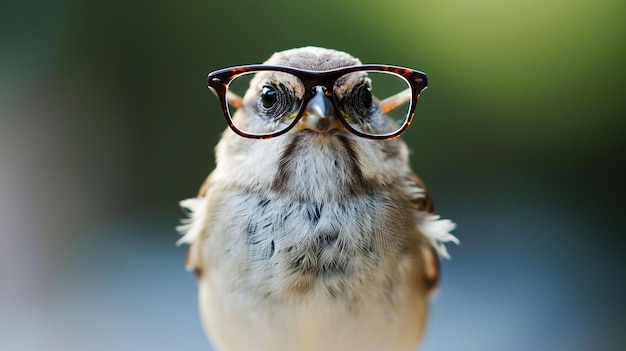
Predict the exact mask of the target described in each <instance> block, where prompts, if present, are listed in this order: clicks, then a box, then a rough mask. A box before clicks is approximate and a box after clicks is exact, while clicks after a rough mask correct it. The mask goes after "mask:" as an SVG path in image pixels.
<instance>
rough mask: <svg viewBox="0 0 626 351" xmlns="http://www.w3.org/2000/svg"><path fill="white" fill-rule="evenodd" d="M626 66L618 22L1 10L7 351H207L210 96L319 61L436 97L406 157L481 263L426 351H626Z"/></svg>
mask: <svg viewBox="0 0 626 351" xmlns="http://www.w3.org/2000/svg"><path fill="white" fill-rule="evenodd" d="M625 43H626V3H625V2H624V1H617V0H615V1H612V0H600V1H595V2H591V1H583V0H569V1H565V0H545V1H537V0H526V1H520V0H514V1H496V0H475V1H409V0H387V1H384V2H382V1H381V2H375V1H359V2H356V1H354V2H348V1H345V2H338V1H330V0H322V1H316V2H295V1H269V0H266V1H228V2H227V1H222V2H217V1H214V2H211V1H188V2H180V1H178V2H174V1H161V2H153V1H140V0H126V1H118V0H111V1H86V2H83V1H59V0H48V1H16V0H14V1H11V0H3V1H1V2H0V238H1V240H2V244H1V245H0V349H2V350H44V349H45V350H171V349H186V350H208V349H209V344H208V342H207V341H206V339H205V337H204V335H203V333H202V330H201V327H200V322H199V318H198V316H197V310H196V285H195V283H194V279H193V278H192V277H190V276H189V275H188V274H187V273H186V272H184V269H183V263H184V257H185V254H186V250H185V248H181V247H175V246H174V242H175V241H176V240H177V238H178V236H177V234H176V232H175V231H174V227H175V226H176V225H177V222H178V219H179V218H180V217H181V216H182V212H181V211H180V210H179V209H178V205H177V202H178V201H179V200H181V199H184V198H187V197H190V196H193V195H194V194H195V192H196V190H197V188H198V187H199V185H200V183H201V182H202V181H203V179H204V177H205V176H206V175H207V174H208V173H209V172H210V171H211V169H212V168H213V162H214V158H213V148H214V146H215V144H216V142H217V140H218V137H219V134H220V133H221V131H222V130H223V129H224V128H225V123H224V121H223V118H222V116H221V114H220V111H219V109H218V104H217V100H216V99H215V97H214V96H212V95H211V94H210V93H209V91H208V89H207V88H206V75H207V73H208V72H210V71H212V70H215V69H218V68H223V67H227V66H232V65H239V64H249V63H260V62H263V61H264V60H265V59H266V58H268V57H269V56H270V55H271V54H272V53H273V52H275V51H279V50H283V49H288V48H293V47H299V46H305V45H318V46H324V47H329V48H334V49H339V50H343V51H346V52H349V53H351V54H353V55H354V56H356V57H359V58H360V59H361V60H362V61H363V62H365V63H386V64H394V65H401V66H407V67H411V68H415V69H419V70H422V71H424V72H426V73H427V74H428V75H429V81H430V87H429V89H428V90H427V91H426V92H424V94H423V95H422V98H421V100H420V103H419V104H418V108H417V113H416V119H415V120H414V123H413V125H412V126H411V128H410V129H409V131H408V132H407V133H406V134H405V136H404V139H405V140H406V141H407V142H408V144H409V146H410V148H411V149H412V156H411V161H412V165H413V168H414V170H415V171H416V172H417V173H418V174H420V175H421V177H422V178H423V179H424V180H425V181H426V183H427V184H428V185H429V187H430V190H431V192H432V193H433V195H434V198H435V200H436V203H437V207H438V210H439V212H440V213H441V214H442V215H443V216H444V217H446V218H451V219H453V220H455V221H456V222H457V224H458V229H457V230H456V231H455V234H456V235H457V236H458V237H459V238H460V239H461V242H462V244H461V246H459V247H451V248H450V252H451V254H452V257H453V259H452V261H447V262H444V263H443V286H442V289H441V293H440V295H439V297H438V299H437V300H436V301H435V302H434V304H433V310H432V319H431V324H430V327H429V330H428V331H427V334H426V340H425V342H424V345H423V350H568V351H569V350H623V349H624V347H625V346H626V317H625V312H626V302H625V301H624V296H626V295H625V293H626V284H625V276H626V275H625V269H624V268H625V266H626V265H625V263H626V260H625V259H624V249H625V248H626V247H625V246H626V245H624V244H625V239H624V234H625V233H624V229H623V226H622V223H621V222H622V221H623V220H624V217H623V214H624V213H625V210H626V206H625V205H624V203H625V195H626V194H625V191H624V185H623V184H624V179H626V171H625V164H626V122H625V117H626V111H625V107H624V106H626V104H625V102H624V97H623V95H624V82H625V81H626V69H625V68H624V66H625V63H626V50H625V49H626V48H625V46H626V44H625ZM277 332H279V331H277Z"/></svg>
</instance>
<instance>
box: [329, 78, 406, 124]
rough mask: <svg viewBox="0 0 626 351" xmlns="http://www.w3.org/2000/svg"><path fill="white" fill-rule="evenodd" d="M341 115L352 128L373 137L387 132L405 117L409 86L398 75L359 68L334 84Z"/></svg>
mask: <svg viewBox="0 0 626 351" xmlns="http://www.w3.org/2000/svg"><path fill="white" fill-rule="evenodd" d="M335 95H336V96H337V99H338V101H339V108H340V109H341V114H342V116H343V117H344V119H345V120H346V121H347V122H348V124H349V125H350V126H351V127H352V128H353V129H355V130H357V131H359V132H361V133H364V134H367V135H373V136H384V135H390V134H393V133H395V132H397V131H398V130H400V129H401V128H402V126H404V124H405V123H406V122H407V120H408V118H409V110H410V107H411V99H412V94H411V87H410V85H409V83H408V82H407V81H406V80H405V79H404V78H403V77H402V76H400V75H397V74H394V73H390V72H380V71H362V72H354V73H349V74H346V75H344V76H342V77H341V78H340V79H338V80H337V82H336V84H335Z"/></svg>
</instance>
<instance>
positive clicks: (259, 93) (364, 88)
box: [217, 47, 410, 195]
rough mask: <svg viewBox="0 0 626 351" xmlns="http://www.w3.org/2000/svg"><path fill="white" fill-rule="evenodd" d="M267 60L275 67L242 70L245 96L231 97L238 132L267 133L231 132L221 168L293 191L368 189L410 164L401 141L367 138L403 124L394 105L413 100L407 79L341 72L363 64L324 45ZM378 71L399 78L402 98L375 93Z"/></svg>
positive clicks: (223, 148) (224, 142)
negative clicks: (383, 97)
mask: <svg viewBox="0 0 626 351" xmlns="http://www.w3.org/2000/svg"><path fill="white" fill-rule="evenodd" d="M263 65H264V66H266V67H268V69H266V70H265V69H261V68H258V67H257V69H256V70H255V71H253V72H252V73H251V74H247V75H242V76H244V77H246V78H248V79H247V80H244V81H245V85H244V87H245V89H246V91H245V93H244V92H242V93H241V94H242V95H243V96H242V97H239V96H238V95H236V94H231V95H230V96H228V98H229V99H230V100H229V103H230V105H232V106H235V107H236V108H233V112H234V113H231V116H232V117H231V120H232V124H233V125H234V126H235V127H236V128H235V129H237V130H240V131H243V132H244V134H245V133H249V134H251V135H266V136H268V137H267V138H265V137H264V138H258V139H254V138H252V139H251V138H246V137H242V135H241V134H239V135H237V134H236V133H233V132H232V131H230V130H227V131H226V132H225V134H224V135H223V138H222V141H221V142H220V145H219V146H218V167H217V170H220V169H221V168H222V167H228V168H229V169H231V170H237V172H236V173H237V174H238V175H239V177H243V178H248V177H256V178H257V182H256V183H257V184H259V185H260V186H261V187H264V188H267V187H269V188H271V189H272V190H275V191H281V190H284V191H285V192H286V193H291V194H294V193H295V194H299V193H301V192H298V191H293V190H295V188H297V187H303V188H328V189H330V188H333V187H334V188H335V189H337V188H341V187H342V186H343V187H344V188H346V189H347V190H346V191H347V192H348V193H350V192H351V193H354V192H361V191H365V190H366V188H368V187H370V186H372V185H373V184H378V183H380V182H384V181H386V180H388V177H389V175H390V174H393V173H394V172H390V170H394V169H395V170H398V169H401V168H402V167H405V166H403V165H405V164H406V163H407V152H406V147H405V146H404V144H403V143H402V142H399V141H398V140H384V141H383V140H373V139H376V138H368V137H367V136H370V135H374V136H376V135H386V134H390V133H392V132H394V131H396V130H398V129H399V125H398V123H397V122H396V121H395V120H394V119H393V118H390V117H389V116H388V114H387V109H388V107H389V106H390V104H397V101H398V100H399V99H404V100H406V101H403V103H404V104H405V105H406V106H408V105H409V103H408V102H407V101H409V102H410V97H409V98H406V97H407V96H409V91H410V89H407V85H406V83H404V82H403V80H402V78H401V77H399V76H398V75H394V74H387V73H378V72H368V71H362V70H354V71H350V70H348V71H346V72H343V71H341V72H338V71H337V70H338V69H342V68H346V67H354V66H360V65H361V62H360V61H359V60H358V59H356V58H354V57H352V56H351V55H349V54H347V53H344V52H340V51H336V50H329V49H324V48H319V47H304V48H298V49H291V50H286V51H282V52H278V53H275V54H274V55H272V56H271V57H270V58H269V59H268V60H267V61H266V62H265V63H264V64H263ZM269 67H287V68H293V69H295V71H292V70H289V69H287V70H277V69H275V68H271V69H270V68H269ZM302 71H306V72H302ZM328 72H335V73H328ZM372 73H373V74H374V75H376V76H381V77H383V78H384V79H387V78H386V77H389V78H390V80H392V81H394V80H395V81H396V83H397V82H399V83H400V88H398V89H397V91H396V93H397V94H396V97H395V100H391V101H390V100H381V99H379V98H377V97H376V96H374V95H373V94H372V91H373V89H372V77H371V75H372ZM237 79H239V78H237ZM376 79H378V80H381V79H380V77H379V78H376ZM384 79H382V80H384ZM231 85H233V86H234V84H231ZM392 95H393V94H392ZM398 96H399V97H400V98H398ZM393 98H394V97H393V96H392V99H393ZM235 110H236V111H235ZM404 117H405V116H403V118H404ZM407 126H408V125H407ZM359 134H361V135H359ZM364 136H365V137H364ZM379 139H382V138H379ZM250 160H255V161H254V162H255V164H251V163H250ZM258 160H264V162H261V163H259V162H258ZM246 183H247V184H250V182H247V181H246ZM309 195H310V194H309Z"/></svg>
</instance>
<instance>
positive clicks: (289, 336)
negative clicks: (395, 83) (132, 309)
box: [178, 46, 459, 351]
mask: <svg viewBox="0 0 626 351" xmlns="http://www.w3.org/2000/svg"><path fill="white" fill-rule="evenodd" d="M362 65H363V64H362V63H361V61H360V60H359V59H357V58H355V57H353V56H352V55H350V54H348V53H345V52H343V51H338V50H333V49H326V48H321V47H315V46H305V47H300V48H295V49H289V50H284V51H280V52H276V53H274V54H273V55H272V56H271V57H270V58H269V59H268V60H267V61H265V62H264V63H263V65H262V66H260V68H259V67H256V68H255V69H256V70H259V69H262V67H264V66H267V67H287V68H286V69H285V71H284V72H282V73H285V72H287V73H286V74H282V75H281V74H275V76H274V77H273V79H274V80H276V82H275V83H276V84H277V85H276V86H280V87H283V88H285V87H291V88H290V89H292V90H289V89H287V90H289V91H291V92H290V93H289V94H291V95H289V96H282V97H281V95H279V94H287V93H286V92H285V89H282V90H281V89H277V88H276V89H275V88H272V87H271V86H270V87H268V86H267V85H263V84H260V83H259V82H258V80H259V79H260V78H256V77H255V78H254V79H253V80H252V83H251V84H250V86H249V87H248V91H247V92H246V93H245V95H244V96H243V97H240V96H233V95H229V94H224V101H225V104H229V105H232V106H234V107H226V109H232V111H234V112H225V113H227V114H229V113H232V126H229V127H227V128H226V129H225V130H224V132H223V133H222V135H221V139H220V141H219V142H218V144H217V146H216V148H215V153H216V158H215V168H214V170H213V171H212V172H211V173H210V174H209V176H208V177H207V178H206V180H205V181H204V183H203V184H202V186H201V188H200V191H199V193H198V195H197V196H195V197H191V198H188V199H186V200H183V201H181V203H180V205H181V207H182V208H183V209H184V210H185V212H186V213H187V218H185V219H183V224H182V225H181V226H180V227H179V228H178V229H179V231H180V232H181V234H182V235H183V236H182V237H181V239H180V240H179V244H188V245H189V247H188V253H187V261H186V267H187V269H188V270H190V271H193V272H194V273H195V275H196V277H197V282H198V304H199V310H200V316H201V320H202V324H203V327H204V330H205V331H206V333H207V335H208V337H209V339H210V341H211V344H212V345H213V347H214V348H215V349H216V350H219V351H243V350H246V351H249V350H259V351H270V350H271V351H283V350H310V351H317V350H372V351H374V350H376V351H380V350H394V351H396V350H400V351H402V350H415V349H416V348H417V347H418V346H419V344H420V342H421V339H422V337H423V334H424V330H425V328H426V324H427V319H428V309H429V304H430V300H431V298H432V296H433V294H434V293H435V292H436V291H437V290H438V286H439V280H440V279H439V277H440V264H439V260H440V258H442V257H443V258H448V257H449V255H448V252H447V250H446V247H445V244H446V243H449V242H453V243H457V244H458V243H459V241H458V239H457V238H456V237H455V236H454V235H453V234H451V233H450V232H451V231H452V230H453V229H455V224H454V223H453V222H452V221H450V220H448V219H442V218H441V217H440V216H439V215H437V214H436V212H435V209H434V205H433V202H432V198H431V196H430V194H429V192H428V191H427V189H426V187H425V185H424V183H423V182H422V180H421V179H420V178H419V177H418V176H417V175H416V174H415V173H414V172H413V171H412V170H411V167H410V165H409V150H408V147H407V145H406V143H405V142H404V141H402V139H401V138H396V137H395V136H393V137H390V138H386V139H385V138H379V139H384V140H378V139H372V138H366V137H363V136H362V135H361V136H360V135H357V134H356V133H355V132H354V130H357V131H363V132H364V131H368V133H372V134H376V128H377V126H382V125H393V123H392V122H390V121H389V119H390V118H389V117H388V116H387V114H386V113H385V110H386V109H384V108H382V107H381V106H382V103H383V100H379V99H378V98H376V97H372V96H371V94H370V93H369V91H360V92H359V93H358V94H351V93H349V92H350V91H351V89H352V90H354V89H356V88H355V87H354V84H356V83H354V82H352V81H351V80H350V79H337V81H336V82H334V84H335V86H334V88H333V87H331V88H332V90H333V91H330V92H329V91H327V90H328V89H327V88H328V85H326V86H325V87H326V88H323V87H322V85H323V84H321V85H320V86H314V89H311V92H310V93H306V92H304V91H303V88H302V87H303V83H302V82H299V81H298V79H297V74H296V73H297V72H300V71H305V72H314V73H307V74H309V75H310V76H314V75H315V74H317V73H315V72H332V71H337V70H342V69H346V67H359V66H362ZM289 69H293V70H295V71H296V73H294V75H292V74H290V73H288V72H291V71H289ZM350 69H352V68H350ZM231 71H233V72H234V71H236V69H234V70H231ZM355 72H356V73H358V70H356V71H355ZM274 73H275V72H274ZM279 73H280V72H279ZM292 73H293V72H292ZM262 74H263V72H257V76H262ZM309 78H310V77H309ZM309 78H307V79H303V80H302V81H305V80H308V79H309ZM216 81H217V80H216ZM324 84H326V83H324ZM274 87H275V86H274ZM298 90H300V91H298ZM214 92H215V91H214ZM307 94H308V95H307ZM333 94H334V95H340V94H343V95H342V99H343V100H346V101H345V103H346V104H353V105H354V104H367V106H370V105H374V107H373V109H372V111H377V112H375V113H372V114H371V116H369V118H370V119H371V123H369V126H370V127H367V128H370V129H367V128H366V127H363V128H362V129H358V127H354V128H348V127H347V126H350V125H351V124H350V123H352V122H354V121H355V120H359V118H360V117H359V116H355V115H354V113H355V112H354V111H355V110H350V109H348V108H345V109H344V108H340V109H341V111H338V108H337V106H338V105H337V104H336V103H330V102H329V101H331V100H332V99H337V100H334V101H338V99H339V98H337V97H336V96H335V97H333ZM294 96H295V97H294ZM304 96H306V100H307V101H306V104H305V106H299V105H298V104H297V102H296V103H295V105H294V106H296V107H295V108H294V111H297V112H295V113H292V114H291V115H289V116H290V117H289V118H291V119H294V115H297V119H298V120H297V121H295V120H294V121H293V123H292V122H288V123H292V124H290V125H289V126H290V128H289V129H285V130H282V131H281V133H280V135H275V136H272V137H261V136H259V137H250V135H248V137H246V134H245V133H242V132H241V131H240V129H242V128H248V130H251V131H252V132H258V130H259V129H254V128H255V127H254V125H255V123H257V122H255V121H258V120H260V118H261V117H263V116H261V114H262V110H263V108H264V107H267V106H270V107H273V106H274V104H277V102H276V101H282V100H280V99H283V100H285V99H288V98H290V99H292V100H293V101H300V102H303V99H304ZM350 99H353V100H355V101H351V100H350ZM292 100H289V101H292ZM343 100H342V101H343ZM285 101H287V100H285ZM342 104H344V102H342ZM342 106H344V105H342ZM346 106H347V105H346ZM298 113H299V114H298ZM289 118H288V119H289ZM291 119H290V120H289V121H291ZM354 125H356V124H354ZM257 134H258V133H257ZM251 135H252V136H255V135H256V134H254V133H251Z"/></svg>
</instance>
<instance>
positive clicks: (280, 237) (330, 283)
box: [208, 193, 406, 299]
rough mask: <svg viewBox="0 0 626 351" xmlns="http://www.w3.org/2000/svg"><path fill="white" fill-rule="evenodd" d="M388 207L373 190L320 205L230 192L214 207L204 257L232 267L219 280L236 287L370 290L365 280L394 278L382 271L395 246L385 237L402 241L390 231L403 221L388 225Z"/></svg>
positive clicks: (280, 291)
mask: <svg viewBox="0 0 626 351" xmlns="http://www.w3.org/2000/svg"><path fill="white" fill-rule="evenodd" d="M389 211H391V212H393V211H394V206H392V205H391V204H390V203H389V199H386V198H385V197H383V196H379V195H376V194H367V195H363V196H358V197H354V198H352V199H350V200H347V201H344V202H324V203H322V202H294V201H292V199H285V198H282V197H280V196H277V195H276V196H259V195H251V194H247V193H233V194H230V195H228V196H227V197H226V198H224V199H223V201H222V205H221V206H220V211H219V213H218V216H219V218H220V220H219V221H216V222H215V223H216V226H215V227H214V228H212V230H211V234H210V237H209V240H214V241H217V242H214V243H213V245H210V247H211V248H212V250H211V252H210V254H209V255H208V256H209V257H211V258H212V260H213V262H212V265H214V268H215V269H216V270H223V271H229V272H235V274H232V275H230V276H229V277H227V278H226V279H228V280H229V281H230V283H229V285H231V286H232V289H234V290H236V291H237V290H238V291H242V292H246V293H247V294H249V293H250V292H253V293H254V294H257V295H258V296H262V297H264V298H269V299H271V298H272V297H276V298H278V299H284V298H285V296H289V297H290V298H293V297H297V296H301V295H306V294H323V295H325V296H328V297H332V298H335V297H337V298H338V297H342V296H343V297H345V298H348V299H355V298H356V296H355V295H358V294H362V293H363V292H362V289H360V287H361V286H363V285H365V284H367V285H368V286H369V287H370V289H369V290H370V291H369V292H371V293H376V291H372V288H371V287H372V286H374V287H376V286H381V287H382V286H388V284H387V283H386V281H387V280H389V279H392V278H393V274H392V273H391V272H388V271H387V270H386V269H387V267H388V266H389V267H391V266H392V262H391V261H392V260H393V257H396V256H397V253H398V251H399V250H400V248H399V247H396V246H394V245H395V244H391V245H390V244H389V243H397V242H402V240H394V236H397V235H398V233H401V232H403V231H404V230H403V229H402V227H403V226H404V223H402V221H396V223H390V221H389V220H390V219H394V218H398V217H399V216H398V215H397V214H395V213H391V214H390V213H389ZM218 223H219V224H218ZM405 232H406V231H405ZM373 282H375V284H372V283H373ZM374 290H375V289H374Z"/></svg>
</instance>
